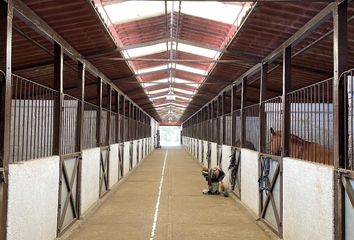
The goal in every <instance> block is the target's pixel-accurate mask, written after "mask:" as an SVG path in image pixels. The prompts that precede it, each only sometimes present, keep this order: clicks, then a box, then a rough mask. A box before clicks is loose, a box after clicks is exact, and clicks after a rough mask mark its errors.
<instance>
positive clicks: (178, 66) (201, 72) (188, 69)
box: [176, 64, 208, 76]
mask: <svg viewBox="0 0 354 240" xmlns="http://www.w3.org/2000/svg"><path fill="white" fill-rule="evenodd" d="M176 69H178V70H182V71H186V72H190V73H195V74H198V75H203V76H206V75H207V74H208V71H204V70H201V69H198V68H193V67H188V66H184V65H181V64H176Z"/></svg>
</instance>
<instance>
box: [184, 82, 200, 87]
mask: <svg viewBox="0 0 354 240" xmlns="http://www.w3.org/2000/svg"><path fill="white" fill-rule="evenodd" d="M186 85H187V86H190V87H193V88H198V87H199V84H197V83H188V84H186Z"/></svg>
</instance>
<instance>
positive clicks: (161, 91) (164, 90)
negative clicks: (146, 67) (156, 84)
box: [149, 88, 168, 94]
mask: <svg viewBox="0 0 354 240" xmlns="http://www.w3.org/2000/svg"><path fill="white" fill-rule="evenodd" d="M167 91H168V88H162V89H157V90H153V91H149V94H156V93H163V92H167Z"/></svg>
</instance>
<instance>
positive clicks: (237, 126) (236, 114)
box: [232, 109, 241, 147]
mask: <svg viewBox="0 0 354 240" xmlns="http://www.w3.org/2000/svg"><path fill="white" fill-rule="evenodd" d="M232 131H233V144H232V145H233V146H235V147H241V111H240V109H238V110H235V111H233V113H232Z"/></svg>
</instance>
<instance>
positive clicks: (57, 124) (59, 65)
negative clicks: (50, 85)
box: [53, 43, 64, 155]
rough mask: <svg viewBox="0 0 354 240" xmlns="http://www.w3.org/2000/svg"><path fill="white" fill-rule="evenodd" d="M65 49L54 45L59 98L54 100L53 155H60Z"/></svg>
mask: <svg viewBox="0 0 354 240" xmlns="http://www.w3.org/2000/svg"><path fill="white" fill-rule="evenodd" d="M63 56H64V53H63V48H62V47H61V46H60V45H59V44H58V43H54V89H55V90H56V91H57V94H58V95H57V98H58V99H55V100H54V114H53V155H60V148H61V141H60V140H61V134H62V126H61V122H62V111H61V109H62V107H63V86H64V77H63V75H64V68H63Z"/></svg>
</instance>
